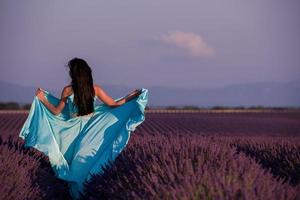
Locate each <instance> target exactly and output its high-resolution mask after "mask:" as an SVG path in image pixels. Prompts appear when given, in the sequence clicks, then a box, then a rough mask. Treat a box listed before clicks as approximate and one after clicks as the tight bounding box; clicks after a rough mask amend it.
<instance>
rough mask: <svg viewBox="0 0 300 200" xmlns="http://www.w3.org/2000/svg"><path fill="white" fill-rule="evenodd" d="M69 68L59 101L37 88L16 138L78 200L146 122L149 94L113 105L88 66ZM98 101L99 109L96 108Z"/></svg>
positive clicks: (134, 95) (80, 64)
mask: <svg viewBox="0 0 300 200" xmlns="http://www.w3.org/2000/svg"><path fill="white" fill-rule="evenodd" d="M68 67H69V74H70V77H71V80H72V81H71V84H70V85H68V86H66V87H64V88H63V90H62V93H61V98H60V99H58V98H56V97H55V96H53V95H52V94H50V93H49V92H48V91H46V90H42V89H40V88H39V89H38V90H37V91H36V96H35V98H34V100H33V102H32V105H31V108H30V111H29V114H28V118H27V119H26V121H25V123H24V125H23V127H22V129H21V131H20V134H19V136H20V137H21V138H23V139H24V140H25V146H26V147H34V148H36V149H38V150H39V151H41V152H43V153H44V154H45V155H46V156H48V157H49V161H50V163H51V166H52V168H53V170H54V172H55V175H56V176H57V177H58V178H60V179H63V180H65V181H68V183H69V188H70V194H71V196H72V198H73V199H78V198H79V197H80V193H84V187H83V186H84V184H83V183H84V182H85V181H87V180H89V179H90V178H91V177H92V175H93V174H97V173H101V172H102V167H105V166H106V165H107V164H108V163H109V162H112V161H113V160H114V159H115V158H116V157H117V156H118V155H119V154H120V153H121V151H122V150H123V149H124V147H125V146H126V145H127V143H128V140H129V137H130V133H131V132H132V131H134V130H135V128H136V127H137V126H138V125H140V124H141V123H142V122H143V121H144V120H145V116H144V110H145V107H146V105H147V102H148V90H147V89H145V88H142V89H140V90H134V91H133V92H131V93H130V94H129V95H127V96H124V97H121V98H118V99H116V100H114V99H113V98H112V97H110V96H109V95H108V94H107V93H106V92H105V91H104V90H103V89H102V88H101V87H100V86H99V85H94V84H93V78H92V71H91V68H90V67H89V66H88V64H87V63H86V61H84V60H83V59H79V58H74V59H72V60H70V61H69V62H68ZM97 98H98V99H100V100H101V101H102V102H103V103H102V104H100V105H96V99H97Z"/></svg>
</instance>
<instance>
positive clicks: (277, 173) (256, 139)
mask: <svg viewBox="0 0 300 200" xmlns="http://www.w3.org/2000/svg"><path fill="white" fill-rule="evenodd" d="M26 117H27V112H1V113H0V185H1V187H0V199H70V196H69V195H68V186H67V183H65V182H64V181H62V180H59V179H57V178H56V177H55V176H54V173H53V172H52V169H51V167H50V163H49V160H48V159H47V157H46V156H44V155H43V154H42V153H41V152H39V151H37V150H35V149H33V148H24V146H23V145H24V142H23V140H22V139H20V138H18V133H19V131H20V129H21V127H22V125H23V123H24V121H25V119H26ZM145 117H146V120H145V121H144V123H143V124H141V125H140V126H139V127H137V129H136V131H135V132H134V133H133V134H132V136H131V138H130V141H129V143H128V145H127V147H126V148H125V149H124V150H123V151H122V153H121V154H120V155H119V156H118V157H117V158H116V160H115V162H114V163H110V165H108V166H106V168H105V169H104V171H105V173H103V174H101V175H100V174H99V175H96V176H93V178H92V179H91V180H90V181H89V182H86V183H85V186H86V187H85V194H83V195H82V199H90V200H92V199H230V200H231V199H249V200H250V199H251V200H253V199H263V200H268V199H272V200H273V199H300V111H297V112H296V111H289V112H284V111H274V112H236V113H235V112H222V111H219V112H198V113H197V112H194V113H155V112H153V113H152V112H149V111H148V112H146V116H145Z"/></svg>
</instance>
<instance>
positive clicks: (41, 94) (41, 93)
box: [35, 88, 45, 101]
mask: <svg viewBox="0 0 300 200" xmlns="http://www.w3.org/2000/svg"><path fill="white" fill-rule="evenodd" d="M35 95H36V96H37V97H38V99H39V100H41V101H43V100H44V99H45V94H44V91H43V90H42V89H41V88H38V89H37V90H36V92H35Z"/></svg>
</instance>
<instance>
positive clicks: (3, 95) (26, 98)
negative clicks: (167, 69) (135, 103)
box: [0, 80, 300, 107]
mask: <svg viewBox="0 0 300 200" xmlns="http://www.w3.org/2000/svg"><path fill="white" fill-rule="evenodd" d="M102 87H103V88H104V89H105V91H106V92H107V93H108V94H110V95H111V96H112V97H113V98H119V97H121V96H125V95H126V94H128V93H129V92H131V91H132V90H133V89H135V88H131V87H124V86H115V85H102ZM142 87H144V86H142ZM145 88H147V89H148V90H149V102H148V106H149V107H160V106H186V105H192V106H199V107H212V106H258V105H261V106H297V107H299V106H300V80H299V81H291V82H254V83H245V84H233V85H229V86H225V87H221V88H213V89H181V88H171V87H145ZM44 89H45V90H48V91H50V92H52V93H53V94H54V95H56V96H60V92H61V91H60V90H61V89H59V90H57V89H52V88H50V89H48V88H44ZM35 90H36V87H27V86H26V87H25V86H20V85H16V84H11V83H7V82H3V81H0V102H8V101H14V102H18V103H20V104H24V103H30V102H32V100H33V97H34V95H35Z"/></svg>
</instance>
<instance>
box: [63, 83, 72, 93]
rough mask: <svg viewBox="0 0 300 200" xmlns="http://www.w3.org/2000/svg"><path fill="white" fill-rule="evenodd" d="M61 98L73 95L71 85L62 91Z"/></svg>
mask: <svg viewBox="0 0 300 200" xmlns="http://www.w3.org/2000/svg"><path fill="white" fill-rule="evenodd" d="M62 94H63V96H70V95H72V94H73V89H72V86H71V85H67V86H65V87H64V88H63V90H62Z"/></svg>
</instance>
